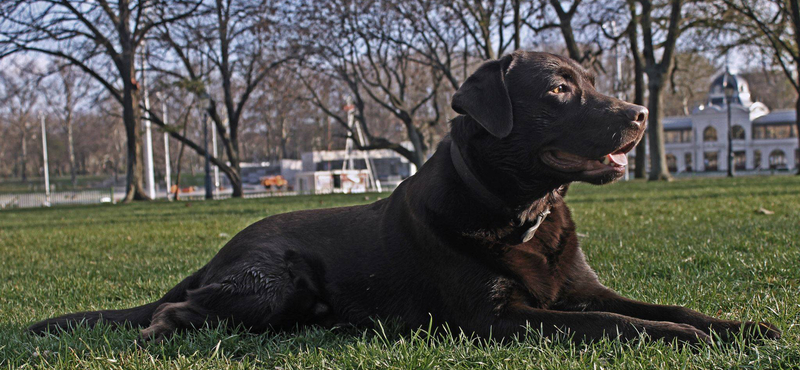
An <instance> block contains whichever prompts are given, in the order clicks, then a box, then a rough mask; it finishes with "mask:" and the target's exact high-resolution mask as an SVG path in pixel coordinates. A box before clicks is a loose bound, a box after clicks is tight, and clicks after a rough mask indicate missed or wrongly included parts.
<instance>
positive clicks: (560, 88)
mask: <svg viewBox="0 0 800 370" xmlns="http://www.w3.org/2000/svg"><path fill="white" fill-rule="evenodd" d="M566 91H567V87H566V86H564V85H558V86H556V87H554V88H553V89H552V90H550V92H551V93H553V94H563V93H565V92H566Z"/></svg>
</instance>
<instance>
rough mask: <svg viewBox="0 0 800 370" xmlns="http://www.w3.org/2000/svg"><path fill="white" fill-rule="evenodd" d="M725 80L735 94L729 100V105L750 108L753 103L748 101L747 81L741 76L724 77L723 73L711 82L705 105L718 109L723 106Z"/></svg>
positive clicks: (748, 88) (730, 75)
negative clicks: (731, 86)
mask: <svg viewBox="0 0 800 370" xmlns="http://www.w3.org/2000/svg"><path fill="white" fill-rule="evenodd" d="M726 78H727V79H728V83H729V84H731V85H733V87H734V88H735V92H734V93H733V97H732V98H731V104H739V105H741V106H743V107H745V108H747V107H750V105H752V104H753V102H752V101H751V100H750V86H749V85H748V84H747V81H746V80H745V79H744V78H743V77H742V76H739V75H737V74H733V73H732V74H729V75H727V76H726V75H725V72H722V73H720V74H719V75H717V77H716V78H714V81H713V82H711V86H710V87H709V89H708V103H707V105H709V106H718V107H722V106H725V90H724V86H725V79H726Z"/></svg>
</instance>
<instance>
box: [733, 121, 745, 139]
mask: <svg viewBox="0 0 800 370" xmlns="http://www.w3.org/2000/svg"><path fill="white" fill-rule="evenodd" d="M731 137H732V138H733V140H744V128H742V126H739V125H735V126H733V127H731Z"/></svg>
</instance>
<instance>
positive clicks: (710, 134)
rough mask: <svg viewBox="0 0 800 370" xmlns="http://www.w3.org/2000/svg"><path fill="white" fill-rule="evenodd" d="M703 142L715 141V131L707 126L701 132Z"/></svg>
mask: <svg viewBox="0 0 800 370" xmlns="http://www.w3.org/2000/svg"><path fill="white" fill-rule="evenodd" d="M703 141H717V129H715V128H713V127H711V126H708V127H706V129H705V130H703Z"/></svg>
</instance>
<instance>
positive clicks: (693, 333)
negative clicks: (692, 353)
mask: <svg viewBox="0 0 800 370" xmlns="http://www.w3.org/2000/svg"><path fill="white" fill-rule="evenodd" d="M645 331H646V333H647V334H648V335H650V337H651V338H653V339H655V340H664V341H665V342H667V343H670V342H673V341H675V340H677V341H678V342H679V343H682V344H699V343H711V337H710V336H709V335H708V334H706V333H705V332H703V331H702V330H699V329H697V328H695V327H694V326H691V325H688V324H679V323H674V322H667V321H660V322H657V323H655V324H653V325H651V326H650V327H648V328H646V330H645Z"/></svg>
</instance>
